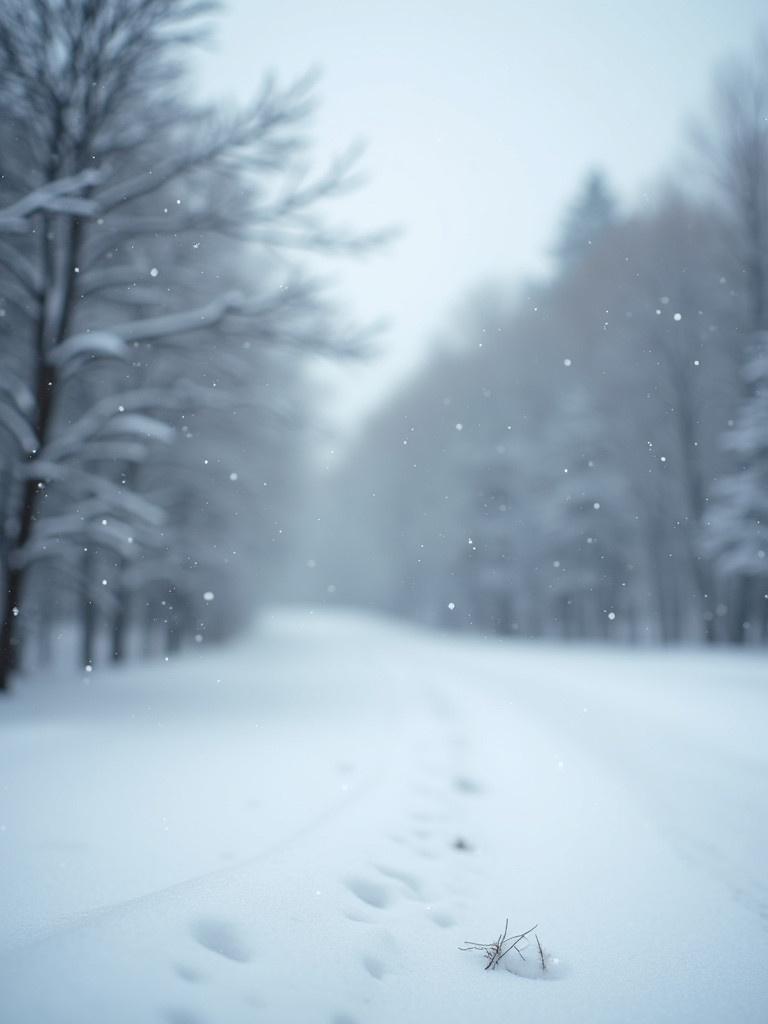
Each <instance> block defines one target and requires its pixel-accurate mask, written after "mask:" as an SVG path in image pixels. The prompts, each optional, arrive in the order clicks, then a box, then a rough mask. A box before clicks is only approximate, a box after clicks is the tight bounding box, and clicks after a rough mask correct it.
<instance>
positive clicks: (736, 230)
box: [324, 41, 768, 643]
mask: <svg viewBox="0 0 768 1024" xmlns="http://www.w3.org/2000/svg"><path fill="white" fill-rule="evenodd" d="M512 228H513V226H512V225H511V226H510V229H512ZM553 263H554V270H553V272H552V273H551V274H550V275H549V276H548V277H547V278H546V279H544V280H538V281H534V282H527V283H523V284H517V285H509V286H508V285H494V286H488V287H485V288H481V289H477V290H476V291H475V292H474V293H473V294H471V295H470V296H469V297H468V298H467V300H466V301H465V302H464V304H463V305H462V306H461V307H460V308H459V309H458V310H457V311H456V312H455V313H454V315H453V316H452V318H451V321H450V323H449V324H448V325H447V327H446V329H445V330H444V332H443V334H444V336H443V338H442V341H441V344H440V345H439V346H438V347H437V349H436V351H435V353H434V354H433V356H432V357H431V358H430V360H429V361H428V363H427V364H426V365H425V366H424V367H423V369H422V370H421V371H420V372H418V373H417V374H416V375H415V377H413V379H411V380H410V381H409V382H408V383H407V385H406V386H405V388H403V389H402V391H401V392H400V393H399V394H398V395H397V396H396V397H395V399H394V400H392V401H391V402H390V403H389V404H388V405H387V406H386V407H385V408H384V409H383V410H381V411H380V412H379V413H378V414H377V415H376V416H375V417H374V418H373V419H372V421H371V422H370V423H369V424H368V426H367V427H366V429H365V430H364V432H363V435H362V436H361V438H360V439H359V441H358V443H357V445H356V447H355V449H354V450H353V453H352V456H351V458H350V460H349V462H348V464H347V466H346V468H345V469H344V470H343V472H342V474H341V476H340V478H339V479H338V480H337V481H336V485H335V486H337V487H338V488H339V494H340V500H341V501H342V502H343V505H344V515H345V522H347V523H348V524H349V528H348V529H347V530H345V532H344V536H343V537H336V538H335V539H334V538H332V539H331V541H330V544H331V547H332V550H331V551H329V552H328V554H327V557H326V559H325V563H324V569H325V575H327V576H328V578H332V579H333V581H334V584H333V585H334V588H335V592H336V595H337V596H338V598H339V599H341V600H350V601H359V602H363V603H367V604H369V605H373V606H375V607H380V608H385V609H387V610H391V611H394V612H397V613H399V614H405V615H407V616H410V617H413V618H415V619H417V620H420V621H425V622H431V623H437V624H440V625H445V626H455V627H462V628H470V629H478V630H481V631H484V632H495V633H499V634H503V635H506V634H522V635H528V636H541V635H547V636H557V637H563V638H617V639H623V640H635V641H638V642H640V641H648V640H655V641H658V640H661V641H669V642H671V641H683V640H685V641H691V640H701V641H707V642H715V641H721V642H732V643H746V642H749V643H764V642H765V641H766V640H768V44H767V43H766V42H765V41H762V42H761V43H759V44H758V45H757V47H756V48H755V50H754V52H753V53H751V54H749V55H747V56H745V57H743V58H740V59H738V60H735V61H733V62H731V63H730V64H729V65H727V66H725V67H724V68H723V69H722V71H721V72H720V73H719V74H718V76H717V77H716V79H715V82H714V86H713V91H712V99H711V103H710V106H709V108H708V109H707V110H706V111H705V112H704V113H703V115H702V116H701V117H700V119H699V120H698V122H697V124H696V127H695V128H694V130H693V131H692V133H691V140H690V144H689V155H688V159H687V162H686V165H685V169H684V171H681V172H679V173H678V174H677V175H676V176H675V175H671V176H669V177H668V178H666V179H665V180H664V181H663V182H661V184H660V185H659V187H658V188H657V189H656V190H655V192H654V194H653V196H652V197H651V198H645V199H643V201H642V202H640V203H638V204H637V206H636V207H635V208H634V209H621V208H620V207H619V205H618V203H617V201H616V199H615V197H614V196H613V194H612V190H611V188H610V185H609V183H608V182H607V181H606V179H605V177H604V176H603V175H601V174H600V173H594V174H591V175H589V176H588V178H587V180H586V181H585V183H584V184H583V187H582V188H581V189H580V190H579V192H578V194H577V196H576V198H575V199H574V201H573V204H572V206H571V207H570V208H569V210H568V211H566V215H565V217H564V218H563V221H562V224H561V226H560V232H559V238H558V240H557V244H556V245H555V247H554V259H553ZM335 500H336V499H334V500H332V501H331V506H332V508H334V509H337V505H336V504H335V503H334V501H335Z"/></svg>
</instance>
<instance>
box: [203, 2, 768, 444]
mask: <svg viewBox="0 0 768 1024" xmlns="http://www.w3.org/2000/svg"><path fill="white" fill-rule="evenodd" d="M761 17H762V18H763V19H764V21H765V22H766V23H768V4H766V0H644V2H642V3H638V2H637V0H613V2H601V0H535V2H534V0H530V2H522V0H506V2H503V0H463V2H456V0H442V2H439V0H412V2H407V0H386V2H385V0H357V2H354V0H335V2H334V0H325V2H322V0H225V3H224V11H223V13H222V15H221V17H220V18H219V21H218V31H217V36H216V42H215V45H214V48H213V49H212V50H211V51H210V52H208V53H207V54H206V55H205V56H204V57H203V58H202V62H201V69H200V72H201V73H200V84H201V87H202V88H203V90H204V91H205V93H206V94H211V95H214V96H218V97H220V98H234V99H237V100H243V101H244V100H246V99H247V98H248V97H249V96H250V95H251V94H252V93H253V92H254V91H255V90H256V88H257V86H258V82H259V78H260V76H261V74H262V73H263V72H264V71H265V70H267V69H269V70H275V71H276V72H277V73H278V74H279V75H280V76H281V77H282V78H284V79H288V78H292V77H295V76H298V75H300V74H302V73H303V72H305V71H306V70H307V69H308V68H310V67H319V68H320V69H321V70H322V72H323V77H322V81H321V83H320V97H321V100H322V106H321V109H320V111H319V116H318V118H317V122H316V126H317V135H318V141H319V146H318V152H319V153H320V154H322V155H326V156H327V155H329V154H330V153H332V152H338V151H340V150H343V149H345V148H346V146H347V145H348V144H349V143H350V142H352V141H355V140H360V139H363V140H365V141H366V142H367V143H368V152H367V157H366V167H367V169H368V170H369V173H370V179H371V180H370V184H369V185H368V186H367V187H366V188H365V189H364V191H363V192H361V193H360V194H359V195H356V196H354V197H352V198H350V199H349V200H345V202H344V205H343V207H342V208H339V210H338V211H337V213H338V216H339V219H343V220H345V221H347V222H348V223H350V224H355V225H357V224H359V225H368V226H380V225H388V224H390V225H391V224H399V225H401V226H403V228H404V229H405V234H404V236H403V237H401V238H400V239H399V241H398V242H397V243H395V244H394V245H393V246H392V247H391V248H390V249H388V250H387V251H385V252H380V253H378V254H376V255H375V256H371V257H369V258H368V259H367V260H365V261H364V262H363V263H361V264H360V265H349V264H346V263H342V264H341V265H340V266H339V275H340V284H339V289H338V290H339V294H340V295H341V297H342V298H343V299H344V301H345V303H347V305H348V306H349V307H350V308H351V309H352V311H353V312H355V313H356V314H358V315H359V316H360V317H361V318H363V319H365V320H371V319H375V318H377V317H379V316H381V315H385V316H387V317H388V318H389V319H390V320H391V322H392V326H391V328H390V330H389V331H388V333H387V335H386V336H385V337H384V338H383V339H382V341H381V348H382V350H383V351H382V354H381V356H380V357H379V358H378V359H377V360H375V361H374V362H370V363H368V364H365V365H350V364H345V366H344V367H343V370H342V371H341V372H339V371H336V372H334V373H333V374H331V375H328V377H327V385H326V386H327V387H328V403H329V411H330V413H331V416H332V418H333V420H334V421H335V422H336V423H338V424H340V425H342V426H345V425H346V424H349V423H354V422H356V421H358V420H359V419H360V417H361V415H362V413H363V412H364V411H365V410H366V409H368V408H370V407H371V405H372V404H374V403H375V402H376V401H377V400H380V399H381V397H382V396H383V395H384V394H385V393H386V391H387V389H388V388H389V387H391V386H392V384H393V383H394V382H395V381H396V380H397V379H398V378H399V377H400V376H401V375H402V373H403V372H405V370H406V369H407V368H408V367H409V366H411V365H413V363H414V361H416V360H417V359H418V358H419V357H421V356H422V355H423V353H424V352H425V351H426V349H427V346H428V344H429V340H430V337H431V336H432V335H433V334H434V332H435V330H436V329H437V328H439V326H440V325H441V323H445V321H446V318H447V317H448V316H449V315H450V312H451V308H452V307H453V305H454V304H455V303H456V301H457V300H458V299H460V298H461V297H462V295H463V294H464V293H465V292H466V291H467V289H468V288H469V287H471V286H472V285H474V284H476V283H477V282H478V281H481V280H483V279H485V278H489V277H490V278H496V279H498V278H499V277H514V276H515V275H518V274H521V273H526V272H530V271H536V270H538V269H541V268H542V267H543V266H544V265H545V260H546V253H547V248H548V246H549V245H550V243H551V240H552V237H553V231H554V229H555V225H556V223H557V219H558V217H559V215H560V212H561V210H562V208H563V205H564V204H565V203H566V202H567V201H568V200H569V199H570V198H571V196H572V194H573V193H574V191H575V189H576V188H577V186H578V184H579V182H580V179H581V177H582V176H583V175H584V174H585V173H586V171H587V170H588V169H590V168H591V167H593V166H600V167H602V168H603V169H604V170H605V171H606V172H607V173H608V175H609V177H610V178H611V180H612V182H613V184H614V187H615V189H616V190H617V191H618V192H619V194H620V196H622V197H624V198H625V199H627V200H630V201H631V200H632V199H633V198H636V197H637V196H638V194H639V193H640V192H641V191H642V188H643V187H644V185H646V184H647V183H649V182H651V181H652V179H653V177H654V176H655V175H656V174H657V172H658V171H659V170H660V169H662V168H663V166H664V165H665V163H669V161H670V160H671V159H672V158H673V157H674V155H675V152H676V151H677V150H678V149H679V144H680V140H681V137H682V134H683V132H684V129H685V124H686V120H687V117H688V116H689V115H690V114H692V113H695V112H696V111H697V110H700V109H701V108H702V105H703V104H704V103H705V102H706V97H707V90H708V86H709V80H710V75H711V72H712V69H713V67H714V66H715V65H716V64H717V63H718V61H719V60H720V59H721V58H722V57H724V56H727V55H728V54H729V53H732V52H734V51H737V52H738V51H739V50H742V49H745V48H747V47H748V46H749V45H750V41H751V39H752V38H753V37H754V35H755V33H756V31H757V27H758V25H759V24H760V19H761Z"/></svg>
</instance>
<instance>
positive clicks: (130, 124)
mask: <svg viewBox="0 0 768 1024" xmlns="http://www.w3.org/2000/svg"><path fill="white" fill-rule="evenodd" d="M134 8H135V9H134ZM208 8H209V5H207V4H203V5H196V4H185V3H181V2H180V3H166V4H153V3H146V4H144V3H140V2H139V0H136V2H135V4H130V3H129V4H125V3H122V4H121V3H118V2H117V0H115V2H114V3H112V4H108V5H107V6H106V7H105V8H104V10H99V9H97V8H92V7H91V5H88V4H72V5H69V4H54V3H51V4H49V5H46V4H45V3H43V4H41V5H33V6H31V7H27V5H25V4H16V3H10V2H9V3H8V4H6V10H5V18H4V22H3V34H2V39H0V42H2V47H3V51H2V52H3V67H2V74H3V75H4V82H5V85H4V104H5V107H6V111H5V116H4V118H3V127H2V131H3V176H2V205H3V208H4V211H5V212H4V220H3V222H2V223H3V225H4V230H3V237H2V243H1V244H2V248H1V249H0V258H1V259H2V262H3V267H4V274H3V285H2V287H3V295H2V315H3V319H2V325H0V326H1V328H2V331H3V347H2V360H3V366H2V374H3V379H2V384H3V388H2V404H1V405H0V410H2V421H1V422H2V426H3V431H2V435H1V437H2V448H1V449H0V454H1V456H2V463H1V464H0V479H2V492H1V493H2V502H3V519H2V521H3V523H4V527H3V544H2V548H0V556H2V572H3V576H4V579H5V581H6V583H5V588H4V591H5V594H6V599H5V602H4V605H5V607H4V616H3V623H4V624H3V630H2V642H1V643H0V649H1V650H2V654H1V656H0V661H1V662H2V666H3V669H2V673H1V674H2V677H3V679H4V680H5V681H7V679H8V678H9V677H10V674H11V673H12V672H13V671H14V670H15V669H22V668H23V667H24V666H30V665H32V664H34V663H36V662H37V663H39V662H42V663H45V662H46V661H47V660H48V659H49V658H51V657H53V656H54V654H53V652H54V651H56V650H58V649H59V648H61V650H64V649H67V650H69V649H72V648H73V646H74V650H73V653H72V656H73V657H76V658H77V659H78V660H79V661H80V663H81V665H82V666H84V667H85V668H86V669H88V670H90V669H91V667H92V666H93V665H95V664H96V663H98V662H99V661H103V660H105V659H106V660H115V661H120V660H123V659H124V658H126V657H129V656H138V655H139V654H140V653H142V652H143V653H144V654H152V653H153V652H154V653H158V652H160V651H162V650H166V651H174V650H176V649H178V648H180V647H183V646H187V645H201V644H205V643H207V642H210V641H213V640H216V639H222V638H224V637H226V636H229V635H231V634H233V633H236V632H237V631H238V629H239V628H240V627H241V626H242V625H244V624H245V623H247V622H249V621H250V619H251V617H252V614H253V612H254V611H255V610H256V609H257V608H259V607H262V606H265V605H268V604H270V603H273V602H274V601H275V600H280V601H285V600H294V599H299V600H302V601H310V602H313V603H316V604H318V605H320V604H331V605H334V604H341V605H350V604H351V605H362V606H366V607H372V608H377V609H380V610H385V611H387V612H394V613H396V614H399V615H404V616H406V617H408V618H412V619H414V620H417V621H420V622H423V623H428V624H431V625H438V626H441V627H442V626H447V627H453V628H462V629H470V630H471V629H475V630H480V631H482V632H485V633H488V632H491V633H498V634H504V635H506V634H509V635H512V634H522V635H529V636H537V635H551V636H554V637H559V638H578V637H591V638H594V637H599V638H603V639H617V640H623V641H633V642H639V641H651V642H653V641H658V640H666V641H678V640H685V641H705V640H706V641H715V640H719V641H729V642H738V643H742V642H762V641H763V640H764V639H765V636H766V631H767V630H768V601H767V599H766V597H765V593H764V591H765V588H766V569H765V566H766V527H765V508H766V475H765V474H766V467H765V443H766V442H765V436H766V435H765V423H764V421H765V415H766V412H765V386H766V385H765V374H766V369H765V359H766V355H765V340H764V339H765V337H766V335H765V331H766V327H767V326H768V325H767V324H766V317H768V299H767V298H766V296H767V295H768V290H767V289H768V269H767V264H766V259H767V258H768V257H767V256H766V244H768V243H767V240H768V130H766V112H767V111H768V79H766V61H765V54H766V50H765V45H766V44H765V40H764V36H761V35H760V31H761V28H760V24H759V15H760V13H761V12H760V4H757V3H755V4H751V3H744V4H741V5H740V7H739V16H738V17H735V16H734V12H733V10H732V9H731V8H730V7H726V5H723V4H717V3H708V4H703V5H702V4H697V5H695V7H694V6H693V5H691V4H685V3H678V4H673V5H658V6H656V7H653V6H651V7H648V6H646V7H645V8H644V9H643V10H642V11H640V10H638V9H632V10H629V9H625V8H621V9H620V8H619V7H618V6H617V5H603V4H597V3H594V4H586V5H580V6H579V8H578V10H577V9H576V8H575V7H573V6H572V5H564V4H558V3H548V4H544V5H539V6H537V7H536V9H535V10H534V9H533V8H531V7H529V6H528V5H508V4H491V3H489V4H482V5H478V6H474V7H473V8H472V9H471V10H469V9H467V8H466V7H465V5H458V4H457V5H452V6H451V5H449V6H448V7H446V6H445V5H439V9H438V7H434V6H433V5H430V4H424V5H419V6H418V9H414V8H413V7H412V5H404V4H403V5H398V4H396V5H386V7H385V6H384V5H365V7H364V8H363V7H359V6H352V5H343V4H341V5H330V6H328V7H324V8H323V9H322V10H321V9H320V8H318V7H316V6H315V5H310V4H296V3H293V4H290V3H289V4H287V5H283V6H281V8H280V11H275V12H272V14H271V16H270V18H269V19H260V17H259V12H258V10H257V8H256V7H255V6H254V5H252V4H249V3H244V2H242V3H238V2H233V3H231V4H228V5H225V6H224V7H223V8H221V9H220V10H219V11H218V12H217V15H216V17H215V18H214V19H212V18H211V14H212V13H213V8H211V10H210V11H209V10H208ZM57 33H58V36H57ZM270 67H273V68H277V69H279V77H272V76H271V75H267V77H266V78H265V77H264V74H265V69H268V68H270ZM41 83H42V84H41ZM361 140H362V141H364V142H365V143H366V144H367V146H366V147H362V146H361ZM57 644H58V645H59V647H58V648H57ZM61 645H64V646H63V647H62V646H61Z"/></svg>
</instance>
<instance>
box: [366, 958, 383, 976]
mask: <svg viewBox="0 0 768 1024" xmlns="http://www.w3.org/2000/svg"><path fill="white" fill-rule="evenodd" d="M363 967H364V968H365V969H366V971H367V972H368V973H369V974H370V976H371V977H372V978H375V979H376V981H381V979H382V978H383V977H384V975H385V974H386V973H387V968H386V967H385V965H384V961H383V960H380V959H379V958H378V957H377V956H364V957H363Z"/></svg>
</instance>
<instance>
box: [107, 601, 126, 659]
mask: <svg viewBox="0 0 768 1024" xmlns="http://www.w3.org/2000/svg"><path fill="white" fill-rule="evenodd" d="M128 610H129V609H128V594H127V593H126V592H125V591H124V590H120V591H119V592H118V594H117V607H116V608H115V610H114V612H113V614H112V647H111V652H110V653H111V656H112V661H115V662H119V661H124V660H125V635H126V632H127V629H128Z"/></svg>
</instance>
